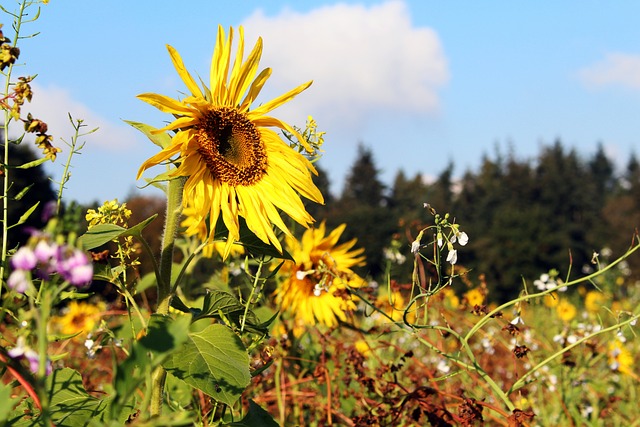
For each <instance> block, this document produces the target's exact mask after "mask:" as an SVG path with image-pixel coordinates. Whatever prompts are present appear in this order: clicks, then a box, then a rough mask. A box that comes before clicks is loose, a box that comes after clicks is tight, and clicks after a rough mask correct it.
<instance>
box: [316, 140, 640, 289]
mask: <svg viewBox="0 0 640 427" xmlns="http://www.w3.org/2000/svg"><path fill="white" fill-rule="evenodd" d="M453 170H454V165H453V163H450V164H449V165H447V167H446V168H445V169H444V170H443V171H442V172H441V173H440V174H439V175H438V176H437V178H436V180H435V181H433V182H431V183H427V182H426V180H425V179H424V178H423V176H422V175H421V174H416V175H415V176H414V177H413V178H409V177H407V176H406V175H405V173H404V172H403V171H399V172H398V173H397V174H396V177H395V180H394V182H393V187H392V189H391V191H390V193H389V194H388V195H386V194H385V189H384V185H383V184H382V183H381V182H380V181H379V179H378V170H377V169H376V167H375V163H374V161H373V155H372V153H371V151H370V150H368V149H366V148H364V147H362V146H360V148H359V151H358V157H357V158H356V160H355V162H354V164H353V166H352V168H351V171H350V174H349V176H348V178H347V180H346V183H345V186H344V191H343V194H342V196H341V197H340V199H339V200H337V201H336V202H335V206H334V207H333V208H330V209H328V215H329V217H328V222H329V224H330V225H332V226H335V225H338V224H340V223H342V222H346V223H347V224H348V227H347V229H346V231H345V238H348V237H357V238H358V240H359V244H360V245H361V246H363V247H365V249H366V254H367V272H369V273H371V274H372V275H373V276H374V278H375V279H377V280H383V281H384V277H381V276H380V274H381V273H382V271H383V269H384V264H385V260H384V259H383V257H382V250H383V248H384V247H386V246H388V245H389V242H390V241H391V239H393V238H397V239H399V240H400V241H401V244H402V249H403V250H404V254H405V255H406V256H407V258H408V261H409V262H407V263H406V264H407V265H408V267H407V265H405V266H400V267H395V269H396V272H398V273H399V274H400V273H401V275H396V276H394V277H396V278H397V279H398V280H402V281H405V282H406V281H409V280H410V277H409V276H408V275H407V274H406V273H407V271H405V270H407V268H409V269H410V268H411V265H410V264H411V262H410V259H411V257H410V253H409V249H408V248H409V246H410V244H411V241H412V240H413V239H414V238H415V236H416V234H417V232H418V230H419V229H420V228H421V227H424V226H425V225H427V224H429V221H432V218H431V216H430V215H429V214H428V212H427V211H426V210H425V209H424V207H423V203H425V202H426V203H429V204H430V205H431V206H433V207H434V208H435V209H436V210H437V211H438V213H440V214H445V213H447V212H449V213H451V214H453V215H454V216H455V221H456V222H458V223H460V224H461V225H462V229H463V230H464V231H466V232H467V233H468V234H469V236H470V241H469V244H468V245H467V246H466V247H464V248H460V249H459V258H458V261H459V263H460V264H461V265H464V266H465V267H468V268H471V269H472V272H471V273H470V276H469V277H470V278H471V279H472V280H473V279H477V278H478V277H479V275H480V274H482V275H484V276H485V278H486V281H487V285H488V286H489V289H490V298H492V299H494V300H505V299H506V298H512V297H514V296H515V295H517V294H518V292H520V290H521V289H522V281H523V278H524V279H526V280H527V281H528V282H529V283H531V282H532V281H533V280H534V279H536V278H537V277H538V276H539V275H540V274H542V273H544V272H547V271H548V270H550V269H552V268H555V269H558V270H559V271H560V272H561V277H564V276H565V275H566V274H568V273H569V270H570V269H571V275H572V277H575V276H576V275H578V274H580V271H581V269H582V267H583V266H585V265H589V264H590V260H591V257H592V255H593V252H594V251H599V250H601V249H602V248H603V247H606V246H609V247H611V248H612V249H613V250H614V254H615V255H618V254H620V253H622V252H623V251H624V250H626V249H627V248H628V247H629V245H630V244H631V241H632V237H633V236H632V235H633V230H634V228H640V163H639V162H638V160H637V158H636V157H635V156H634V155H633V156H631V158H630V160H629V163H628V166H627V170H626V172H625V173H624V175H623V176H621V177H618V176H616V175H615V169H614V167H613V162H612V161H611V160H610V159H609V158H608V157H607V155H606V153H605V152H604V149H603V147H602V145H599V146H598V149H597V151H596V153H595V154H594V155H593V156H591V157H589V158H587V159H586V160H585V159H583V158H581V157H580V156H579V155H578V154H577V152H576V151H575V150H566V149H565V148H564V147H563V145H562V143H561V142H560V141H556V142H555V143H554V144H553V145H551V146H547V147H543V148H542V149H541V152H540V154H539V155H538V156H537V158H535V159H518V158H517V157H516V156H515V154H514V153H513V152H512V151H511V152H509V153H508V154H507V155H506V156H505V155H503V154H502V153H500V151H499V150H497V151H496V153H495V155H494V156H493V158H491V157H489V156H485V157H484V158H483V159H482V162H481V166H480V168H479V170H478V171H477V172H474V171H467V172H466V173H465V174H464V175H463V176H462V178H461V179H459V180H456V179H454V177H453ZM325 194H326V193H325ZM329 207H331V206H329ZM629 262H630V264H631V269H632V272H633V271H635V272H636V274H638V273H640V262H634V261H633V260H630V261H629ZM635 264H637V265H635ZM634 266H635V268H634ZM404 267H406V268H404ZM476 282H477V280H476Z"/></svg>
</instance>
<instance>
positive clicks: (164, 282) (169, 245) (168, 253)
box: [149, 178, 185, 417]
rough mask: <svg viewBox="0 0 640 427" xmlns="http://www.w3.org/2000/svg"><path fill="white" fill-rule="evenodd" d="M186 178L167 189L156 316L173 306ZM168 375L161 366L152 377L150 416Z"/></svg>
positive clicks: (156, 413)
mask: <svg viewBox="0 0 640 427" xmlns="http://www.w3.org/2000/svg"><path fill="white" fill-rule="evenodd" d="M184 182H185V180H184V178H178V179H172V180H171V181H169V186H168V189H167V215H166V216H165V226H164V236H163V238H162V252H161V254H160V276H156V281H157V283H158V306H157V308H156V314H161V315H165V316H166V315H168V314H169V306H170V304H171V297H172V292H171V267H172V264H173V250H174V247H175V238H176V233H177V231H178V226H179V224H180V215H181V213H182V190H183V188H184ZM166 378H167V373H166V371H165V370H164V368H163V367H162V366H159V367H158V368H157V369H156V370H155V371H154V372H153V374H152V377H151V403H150V410H149V411H150V414H151V416H152V417H154V416H159V415H160V413H161V412H162V401H163V394H164V383H165V380H166Z"/></svg>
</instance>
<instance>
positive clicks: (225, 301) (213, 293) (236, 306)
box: [193, 289, 268, 335]
mask: <svg viewBox="0 0 640 427" xmlns="http://www.w3.org/2000/svg"><path fill="white" fill-rule="evenodd" d="M244 313H245V306H244V305H243V304H242V303H240V301H238V299H237V298H236V297H235V296H233V295H232V294H230V293H228V292H225V291H220V290H217V289H213V290H207V293H206V294H205V296H204V299H203V301H202V310H200V311H199V312H197V314H196V315H194V318H193V321H194V322H195V321H196V320H199V319H203V318H206V317H213V318H216V319H221V318H222V316H224V317H226V318H228V319H229V320H231V321H232V322H233V323H234V324H235V325H236V326H238V327H240V326H241V325H242V316H244ZM244 325H245V329H246V330H248V331H252V332H256V333H259V334H263V335H266V334H267V333H268V327H267V326H268V325H266V326H264V325H262V324H261V323H260V319H258V316H256V315H255V313H254V312H253V311H251V310H247V318H246V319H245V322H244Z"/></svg>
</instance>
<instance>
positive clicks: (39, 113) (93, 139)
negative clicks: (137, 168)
mask: <svg viewBox="0 0 640 427" xmlns="http://www.w3.org/2000/svg"><path fill="white" fill-rule="evenodd" d="M31 86H32V89H33V99H32V101H31V103H25V105H24V106H23V112H22V114H23V115H26V113H28V112H29V113H31V114H32V115H33V117H35V118H38V119H40V120H42V121H44V122H45V123H47V126H48V127H49V130H48V133H49V134H50V135H52V136H53V138H54V141H53V145H55V146H58V147H61V148H62V149H63V150H64V151H66V150H65V147H64V146H63V144H62V143H61V138H62V139H64V140H65V141H68V142H70V141H71V138H72V136H73V134H74V129H73V127H72V125H71V122H70V120H69V114H71V117H72V118H73V120H74V122H75V121H76V120H77V119H81V120H83V124H85V125H86V127H83V128H82V129H81V133H86V132H88V131H90V130H92V129H95V128H99V129H98V130H97V131H96V132H94V133H92V134H91V135H87V136H85V137H83V138H82V139H81V140H80V141H78V142H80V143H81V142H83V141H86V142H87V145H86V148H88V147H99V148H100V149H102V150H107V151H117V150H122V149H123V148H124V147H130V146H131V144H132V143H135V141H136V131H135V130H133V129H131V128H129V126H128V125H127V124H125V123H124V122H122V123H121V124H120V123H117V124H116V123H113V122H112V121H110V120H108V119H107V118H105V117H102V116H101V115H100V114H97V113H95V112H94V111H92V110H91V109H90V108H89V107H88V106H86V105H84V104H83V103H81V102H79V101H77V100H75V99H73V97H72V96H71V95H70V93H69V92H68V91H67V90H66V89H63V88H61V87H58V86H54V85H51V86H40V85H38V84H33V83H32V85H31ZM86 148H85V149H86Z"/></svg>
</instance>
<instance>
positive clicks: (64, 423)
mask: <svg viewBox="0 0 640 427" xmlns="http://www.w3.org/2000/svg"><path fill="white" fill-rule="evenodd" d="M46 387H47V390H48V395H49V410H50V414H51V418H52V421H53V424H55V425H56V426H58V427H84V426H89V425H91V424H94V423H96V422H99V424H100V425H104V424H105V423H104V421H105V415H106V412H105V410H106V408H107V406H108V401H107V400H100V399H97V398H95V397H93V396H90V395H89V394H88V393H87V392H86V390H85V389H84V386H83V385H82V376H81V375H80V374H79V373H78V372H77V371H74V370H73V369H70V368H63V369H57V370H55V371H53V372H52V373H51V375H49V376H48V377H47V384H46ZM24 410H25V407H24V406H22V404H21V406H19V407H18V408H17V411H18V412H20V411H22V414H20V413H17V414H15V415H14V417H13V418H12V419H9V420H8V421H7V422H8V424H7V425H12V426H17V427H22V426H41V425H43V424H42V421H41V420H40V419H39V418H38V417H34V418H32V419H30V417H25V416H24ZM119 421H120V422H121V423H122V422H124V419H120V420H119ZM53 424H52V425H53ZM3 425H4V424H3ZM94 425H95V424H94Z"/></svg>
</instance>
